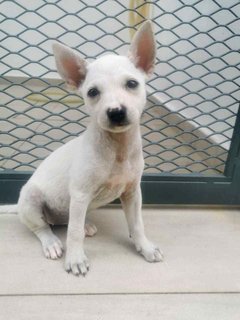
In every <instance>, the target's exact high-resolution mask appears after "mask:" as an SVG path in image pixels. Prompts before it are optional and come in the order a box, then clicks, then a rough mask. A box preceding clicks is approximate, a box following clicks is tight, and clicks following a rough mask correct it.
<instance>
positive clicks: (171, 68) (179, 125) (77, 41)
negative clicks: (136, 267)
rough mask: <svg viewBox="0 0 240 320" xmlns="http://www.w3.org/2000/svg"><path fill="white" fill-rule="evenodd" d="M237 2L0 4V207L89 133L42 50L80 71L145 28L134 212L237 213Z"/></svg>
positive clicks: (80, 107) (75, 99) (75, 100)
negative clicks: (151, 48) (151, 207)
mask: <svg viewBox="0 0 240 320" xmlns="http://www.w3.org/2000/svg"><path fill="white" fill-rule="evenodd" d="M239 16H240V3H239V1H238V0H228V1H223V0H191V1H190V0H172V1H167V0H160V1H143V0H135V1H134V0H129V1H127V0H124V1H120V0H119V1H109V0H105V1H103V0H93V1H86V0H85V1H77V0H68V1H65V0H52V1H44V0H36V1H26V0H17V1H0V103H1V106H0V202H1V203H12V202H16V201H17V198H18V193H19V190H20V188H21V186H22V185H23V184H24V183H25V182H26V181H27V179H28V178H29V177H30V175H31V173H32V171H33V170H34V169H35V168H36V167H37V165H38V164H39V163H40V162H41V161H42V160H43V159H44V158H45V157H46V156H47V155H48V154H49V153H50V152H51V151H53V150H55V149H56V148H57V147H59V146H60V145H62V144H63V143H65V142H67V141H69V140H70V139H72V138H73V137H74V136H76V135H78V134H80V133H81V132H82V131H83V130H84V129H85V127H86V125H87V122H88V115H87V110H86V108H85V106H84V104H83V101H82V100H81V98H80V97H79V96H77V95H75V94H72V93H69V92H67V91H66V88H65V86H64V84H63V82H62V81H61V80H60V79H59V76H58V75H57V73H56V70H55V64H54V59H53V56H52V51H51V43H52V40H56V39H58V40H59V41H61V42H63V43H65V44H67V45H69V46H71V47H73V48H76V49H77V50H78V51H79V52H80V54H81V55H82V56H83V57H87V58H88V59H89V60H92V59H94V58H96V57H97V56H100V55H102V54H103V53H105V52H108V53H109V52H115V53H120V54H122V53H126V51H127V48H128V43H129V42H130V40H131V37H132V36H133V34H134V31H135V30H136V29H137V28H138V26H139V25H140V24H141V23H142V21H144V20H145V19H151V20H152V21H153V26H154V30H155V34H156V39H157V44H158V55H157V65H156V70H155V73H154V76H153V77H152V78H151V79H150V80H149V82H148V86H147V91H148V103H147V107H146V110H145V112H144V115H143V117H142V134H143V146H144V149H143V150H144V157H145V163H146V167H145V171H144V175H143V179H142V190H143V200H144V203H154V204H228V205H239V204H240V112H239V100H240V89H239V84H240V73H239V71H240V55H239V49H240V34H239V30H240V19H239Z"/></svg>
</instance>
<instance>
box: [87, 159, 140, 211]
mask: <svg viewBox="0 0 240 320" xmlns="http://www.w3.org/2000/svg"><path fill="white" fill-rule="evenodd" d="M135 181H136V174H135V173H134V170H132V168H131V166H130V165H129V164H128V163H127V164H124V165H122V166H116V167H115V168H114V170H113V172H111V173H110V174H109V175H107V176H106V179H105V181H104V182H103V183H102V184H101V185H100V186H99V188H98V189H97V190H96V193H95V194H94V199H93V202H92V205H91V206H93V207H98V206H102V205H105V204H107V203H110V202H112V201H113V200H115V199H117V198H119V197H120V196H121V195H122V194H123V193H124V192H126V191H128V190H130V189H131V187H132V186H133V184H134V183H135Z"/></svg>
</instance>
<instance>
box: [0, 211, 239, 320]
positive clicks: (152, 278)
mask: <svg viewBox="0 0 240 320" xmlns="http://www.w3.org/2000/svg"><path fill="white" fill-rule="evenodd" d="M143 214H144V220H145V226H146V233H147V235H148V236H149V238H151V240H153V241H154V242H156V243H157V244H158V245H159V246H160V248H161V249H162V250H163V252H164V255H165V260H164V262H162V263H154V264H149V263H147V262H145V261H144V260H143V258H142V257H141V256H139V255H138V254H137V253H136V252H135V249H134V247H133V245H132V243H131V240H130V239H129V238H128V233H127V227H126V223H125V219H124V215H123V213H122V211H121V210H120V209H116V208H115V209H111V208H108V209H101V210H96V211H94V212H92V213H91V214H90V215H91V220H92V221H93V222H94V223H95V224H96V225H97V227H98V233H97V234H96V236H95V237H93V238H87V239H86V242H85V247H86V253H87V255H88V257H89V259H90V262H91V270H90V272H89V274H88V275H87V276H86V277H85V278H83V277H79V278H77V277H74V276H72V275H70V274H67V273H66V272H65V271H64V270H63V258H62V259H60V260H59V261H50V260H47V259H45V258H44V257H43V254H42V251H41V247H40V244H39V242H38V240H37V239H36V238H35V237H34V235H33V234H32V233H30V232H29V231H28V230H27V229H26V228H25V226H23V225H21V224H20V222H19V221H18V218H17V216H15V215H5V214H2V215H1V216H0V256H1V259H0V319H1V320H2V319H13V320H15V319H16V320H21V319H24V320H25V319H138V320H140V319H164V320H168V319H169V320H170V319H171V320H175V319H179V320H185V319H186V320H188V319H194V320H195V319H204V320H209V319H210V320H212V319H214V320H215V319H216V320H223V319H224V320H225V319H226V320H235V319H236V320H237V319H239V315H240V267H239V266H240V245H239V243H240V210H237V209H231V210H230V209H229V210H226V209H225V210H223V209H210V208H198V209H196V208H195V209H193V208H152V209H144V210H143ZM55 233H56V234H57V235H58V236H59V237H60V238H61V239H62V240H63V242H65V238H66V228H65V227H56V228H55Z"/></svg>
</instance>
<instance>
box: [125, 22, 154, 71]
mask: <svg viewBox="0 0 240 320" xmlns="http://www.w3.org/2000/svg"><path fill="white" fill-rule="evenodd" d="M128 57H129V59H130V60H131V61H132V62H133V63H134V64H135V66H136V67H137V68H140V69H141V70H143V71H144V72H145V73H146V75H147V76H150V75H151V74H152V73H153V70H154V64H155V59H156V43H155V38H154V34H153V30H152V24H151V22H150V21H149V20H148V21H146V22H144V23H143V24H142V26H141V27H140V29H139V30H138V31H137V32H136V33H135V35H134V37H133V39H132V42H131V45H130V49H129V53H128Z"/></svg>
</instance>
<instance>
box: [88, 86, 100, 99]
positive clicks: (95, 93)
mask: <svg viewBox="0 0 240 320" xmlns="http://www.w3.org/2000/svg"><path fill="white" fill-rule="evenodd" d="M99 94H100V91H99V90H98V88H95V87H94V88H91V89H89V90H88V93H87V95H88V96H89V97H90V98H95V97H96V96H98V95H99Z"/></svg>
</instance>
